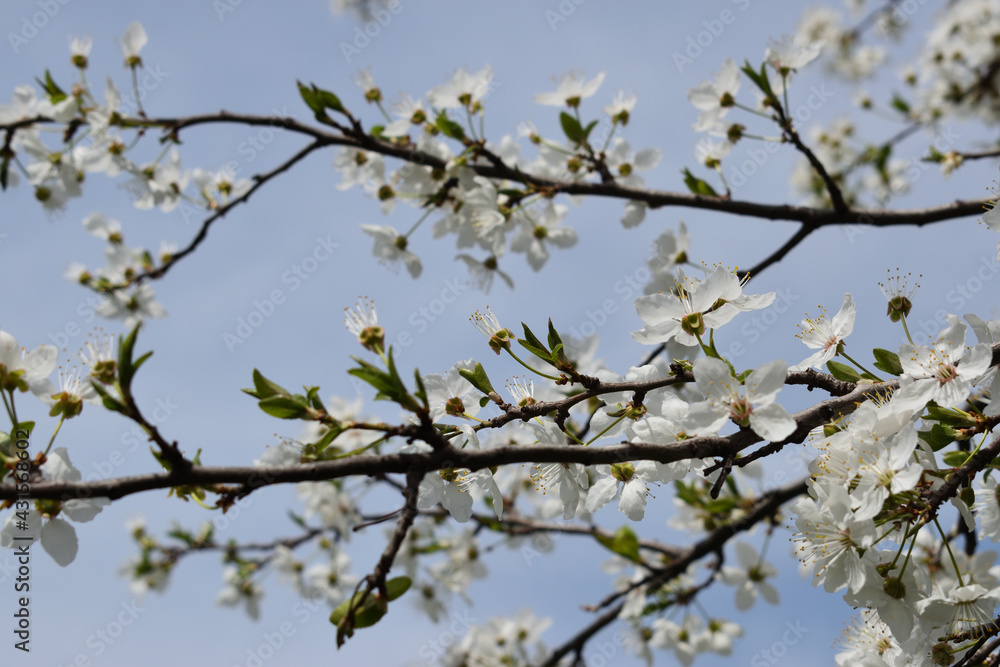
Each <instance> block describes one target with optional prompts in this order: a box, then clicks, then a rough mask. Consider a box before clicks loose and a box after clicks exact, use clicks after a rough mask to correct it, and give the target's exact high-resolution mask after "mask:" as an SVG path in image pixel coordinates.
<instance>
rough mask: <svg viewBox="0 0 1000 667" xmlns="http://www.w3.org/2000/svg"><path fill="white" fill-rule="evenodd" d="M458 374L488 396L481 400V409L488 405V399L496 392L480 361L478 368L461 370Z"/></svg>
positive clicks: (477, 364) (477, 363)
mask: <svg viewBox="0 0 1000 667" xmlns="http://www.w3.org/2000/svg"><path fill="white" fill-rule="evenodd" d="M458 374H459V375H461V376H462V377H464V378H465V379H466V380H468V381H469V384H471V385H472V386H473V387H475V388H476V389H478V390H479V391H481V392H482V393H484V394H486V396H484V397H483V398H482V399H481V400H480V407H482V406H484V405H486V401H489V398H487V397H488V396H489V395H490V394H495V393H496V390H495V389H494V388H493V384H492V383H491V382H490V378H489V377H488V376H487V375H486V369H485V368H483V365H482V364H481V363H479V362H478V361H477V362H476V367H475V368H473V369H468V368H459V369H458Z"/></svg>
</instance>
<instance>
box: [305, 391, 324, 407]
mask: <svg viewBox="0 0 1000 667" xmlns="http://www.w3.org/2000/svg"><path fill="white" fill-rule="evenodd" d="M305 390H306V398H307V399H308V400H309V405H311V406H313V408H315V409H316V410H320V411H322V412H326V407H325V406H324V405H323V401H322V400H321V399H320V397H319V387H305Z"/></svg>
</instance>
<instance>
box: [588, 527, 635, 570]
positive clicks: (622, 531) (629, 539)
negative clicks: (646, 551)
mask: <svg viewBox="0 0 1000 667" xmlns="http://www.w3.org/2000/svg"><path fill="white" fill-rule="evenodd" d="M594 537H595V538H596V539H597V541H598V542H600V543H601V544H602V545H604V547H606V548H607V549H608V550H610V551H613V552H614V553H616V554H618V555H620V556H623V557H625V558H628V559H629V560H630V561H632V562H634V563H641V562H642V558H640V556H639V538H638V537H636V535H635V533H634V532H632V529H631V528H629V527H628V526H622V527H621V528H619V529H618V530H616V531H615V534H614V535H613V536H612V537H608V536H607V535H594Z"/></svg>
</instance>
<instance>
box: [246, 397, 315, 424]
mask: <svg viewBox="0 0 1000 667" xmlns="http://www.w3.org/2000/svg"><path fill="white" fill-rule="evenodd" d="M258 405H259V406H260V409H261V410H263V411H264V412H266V413H267V414H269V415H271V416H272V417H277V418H278V419H299V418H301V417H303V416H305V415H306V414H307V413H308V412H309V406H308V405H306V403H305V399H304V398H303V399H301V400H300V399H298V398H293V397H291V396H271V397H270V398H265V399H262V400H261V401H260V403H258Z"/></svg>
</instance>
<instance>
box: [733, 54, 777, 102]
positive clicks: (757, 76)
mask: <svg viewBox="0 0 1000 667" xmlns="http://www.w3.org/2000/svg"><path fill="white" fill-rule="evenodd" d="M743 62H744V65H743V67H741V68H740V71H742V72H743V73H744V74H746V75H747V77H748V78H749V79H750V80H751V81H753V84H754V85H755V86H757V88H759V89H760V91H761V92H762V93H764V96H765V97H767V98H768V99H770V100H772V101H774V102H777V100H778V98H777V97H775V95H774V91H773V90H772V89H771V80H770V79H769V78H768V76H767V72H766V71H765V63H761V64H760V71H759V72H758V71H757V70H755V69H754V68H753V67H751V66H750V61H749V60H744V61H743Z"/></svg>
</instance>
